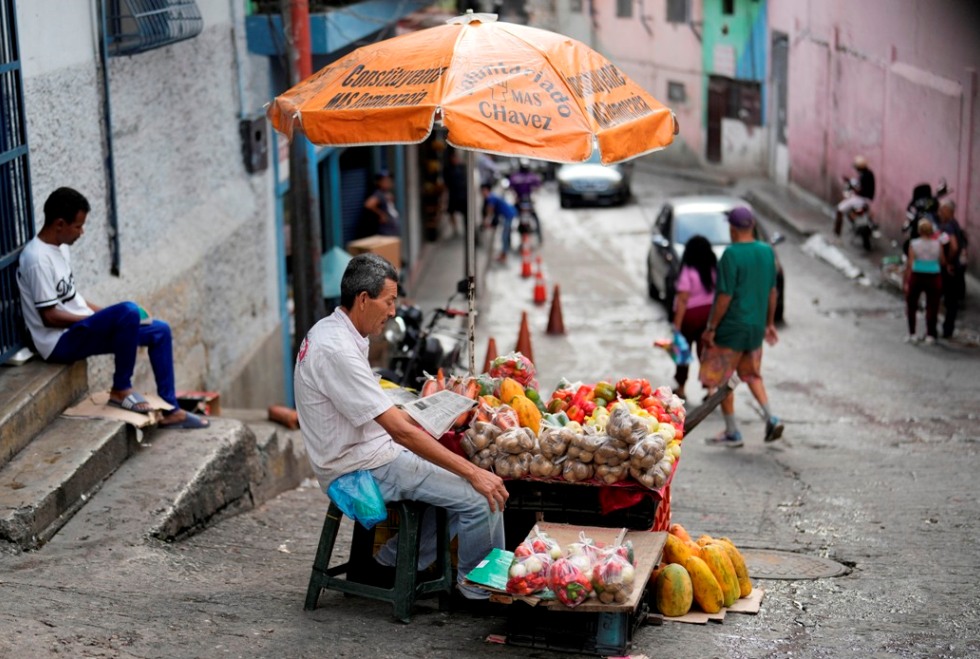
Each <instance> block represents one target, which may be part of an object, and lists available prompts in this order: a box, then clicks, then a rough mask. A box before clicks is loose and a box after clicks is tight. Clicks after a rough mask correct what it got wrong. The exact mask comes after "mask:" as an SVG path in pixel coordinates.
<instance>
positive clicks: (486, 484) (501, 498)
mask: <svg viewBox="0 0 980 659" xmlns="http://www.w3.org/2000/svg"><path fill="white" fill-rule="evenodd" d="M469 481H470V485H472V486H473V489H474V490H476V491H477V492H479V493H480V494H482V495H483V496H485V497H486V499H487V502H488V503H489V504H490V510H491V511H492V512H497V511H498V510H499V511H501V512H503V510H504V503H506V502H507V498H508V497H510V493H509V492H508V491H507V488H506V487H504V480H503V479H502V478H501V477H500V476H498V475H497V474H494V473H491V472H489V471H487V470H486V469H476V470H475V471H474V472H473V475H472V477H471V478H470V479H469Z"/></svg>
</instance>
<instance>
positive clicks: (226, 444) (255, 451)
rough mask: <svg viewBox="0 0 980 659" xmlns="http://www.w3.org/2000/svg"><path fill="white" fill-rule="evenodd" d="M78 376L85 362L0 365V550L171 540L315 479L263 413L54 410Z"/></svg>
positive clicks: (67, 399)
mask: <svg viewBox="0 0 980 659" xmlns="http://www.w3.org/2000/svg"><path fill="white" fill-rule="evenodd" d="M87 381H88V377H87V370H86V367H85V363H84V362H78V363H76V364H73V365H70V366H58V365H51V364H45V363H43V362H29V363H28V364H25V365H23V366H19V367H11V368H3V369H0V439H2V441H0V451H2V452H0V547H6V548H8V549H11V550H13V551H22V550H32V549H37V548H39V547H40V546H42V545H44V544H45V543H55V544H61V543H79V542H95V543H98V542H102V541H104V540H107V539H108V538H109V537H125V539H126V541H127V542H138V541H140V540H141V539H147V538H157V539H159V540H164V541H173V540H179V539H181V538H183V537H186V536H188V535H191V534H193V533H195V532H197V531H198V530H200V529H202V528H204V527H206V526H208V525H210V524H213V523H214V522H215V521H217V520H219V519H221V518H222V517H224V516H226V515H229V514H234V513H236V512H240V511H242V510H246V509H249V508H252V507H253V506H256V505H259V504H261V503H263V502H265V501H267V500H268V499H270V498H272V497H274V496H276V495H278V494H279V493H281V492H283V491H285V490H288V489H291V488H294V487H296V486H298V485H299V484H300V483H301V482H302V481H303V480H304V479H306V478H310V477H311V476H312V473H311V471H310V467H309V464H308V461H307V459H306V453H305V450H304V448H303V443H302V438H301V436H300V434H299V432H298V431H290V430H288V429H285V428H282V427H281V426H278V425H275V424H272V423H270V422H269V421H267V420H266V413H265V411H264V410H228V411H227V412H226V415H225V416H222V417H212V419H211V421H212V425H211V428H209V429H206V430H192V431H184V430H166V429H160V428H150V429H146V430H144V431H138V430H137V429H136V428H133V427H131V426H128V425H126V424H124V423H120V422H118V421H111V420H99V419H77V418H69V417H62V416H60V415H61V412H62V411H63V410H64V409H65V408H67V407H69V406H70V405H72V404H73V403H75V402H77V401H78V400H79V399H80V398H81V397H82V396H84V395H86V394H87V393H88V386H87ZM236 416H237V417H239V418H233V417H236Z"/></svg>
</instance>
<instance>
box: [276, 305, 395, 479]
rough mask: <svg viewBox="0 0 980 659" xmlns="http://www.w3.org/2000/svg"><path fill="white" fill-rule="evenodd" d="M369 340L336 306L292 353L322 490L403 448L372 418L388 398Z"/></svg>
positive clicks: (299, 404) (302, 418)
mask: <svg viewBox="0 0 980 659" xmlns="http://www.w3.org/2000/svg"><path fill="white" fill-rule="evenodd" d="M368 345H369V342H368V339H367V338H366V337H363V336H361V334H360V333H359V332H358V331H357V330H356V329H355V328H354V325H353V323H351V321H350V318H348V317H347V314H346V313H344V312H343V311H342V310H341V309H340V308H338V309H336V310H335V311H334V312H333V313H332V314H331V315H329V316H327V317H326V318H324V319H322V320H320V322H318V323H317V324H316V325H314V326H313V327H312V329H310V331H309V333H308V334H307V335H306V338H305V339H303V343H302V345H301V346H300V348H299V354H298V355H297V357H296V368H295V369H294V370H293V384H294V389H295V396H296V409H297V411H298V412H299V425H300V429H301V431H302V434H303V443H304V444H305V445H306V453H307V455H308V456H309V458H310V464H311V465H312V466H313V473H314V474H316V477H317V480H319V481H320V485H321V487H323V489H324V490H326V489H327V488H328V487H329V486H330V483H332V482H333V481H334V479H336V478H338V477H340V476H343V475H344V474H347V473H350V472H352V471H357V470H359V469H374V468H375V467H380V466H382V465H386V464H388V463H389V462H391V461H392V460H394V459H395V456H396V455H397V454H398V451H400V450H402V449H401V447H400V446H398V444H396V443H395V442H394V440H392V439H391V437H390V436H389V435H388V433H387V432H386V431H385V429H384V428H382V427H381V426H380V425H378V424H377V423H376V422H375V421H374V419H375V418H376V417H377V416H378V415H379V414H381V413H382V412H384V411H386V410H387V409H388V408H390V407H391V406H392V402H391V399H390V398H388V396H387V395H385V393H384V391H383V390H382V389H381V385H380V384H379V382H378V377H377V376H376V375H375V374H374V372H373V371H372V370H371V365H370V363H369V362H368Z"/></svg>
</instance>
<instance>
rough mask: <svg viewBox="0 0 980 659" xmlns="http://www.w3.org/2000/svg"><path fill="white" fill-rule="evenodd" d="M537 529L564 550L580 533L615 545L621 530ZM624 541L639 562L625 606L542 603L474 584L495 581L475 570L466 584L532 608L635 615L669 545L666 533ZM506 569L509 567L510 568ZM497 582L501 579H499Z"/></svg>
mask: <svg viewBox="0 0 980 659" xmlns="http://www.w3.org/2000/svg"><path fill="white" fill-rule="evenodd" d="M538 528H539V529H541V530H542V531H545V532H547V534H548V535H550V536H551V537H552V538H554V539H555V540H557V541H558V544H559V545H560V546H562V547H564V546H565V545H568V544H571V543H573V542H578V541H579V533H580V532H585V535H586V536H587V537H590V538H592V539H593V540H594V541H595V542H596V544H603V545H609V544H612V543H613V542H615V540H616V537H617V536H618V535H619V533H620V531H621V530H622V529H619V528H603V527H598V526H578V525H572V524H555V523H551V522H538ZM625 539H626V540H629V541H631V542H632V543H633V555H634V557H635V558H636V581H635V582H634V583H633V592H632V593H631V594H630V597H629V599H628V600H627V601H626V602H624V603H622V604H602V603H601V602H599V601H598V600H591V599H590V600H588V601H586V602H583V603H582V604H579V605H578V606H576V607H574V608H569V607H567V606H565V605H564V604H562V603H561V602H559V601H557V600H542V599H540V598H537V597H520V596H513V595H510V594H509V593H507V592H506V591H505V590H504V589H502V588H493V587H491V586H488V585H487V584H486V583H480V582H477V581H472V580H471V579H470V576H474V577H476V578H480V580H481V581H485V582H488V583H492V581H490V580H489V579H488V578H481V577H480V576H479V575H478V574H474V573H475V572H476V570H474V571H473V572H470V574H469V575H467V580H468V581H472V583H473V584H474V585H477V586H479V587H480V588H484V589H485V590H489V591H490V592H491V593H497V594H501V595H506V596H507V597H511V598H513V599H515V600H521V601H524V602H527V603H528V604H530V605H532V606H534V605H538V606H543V607H546V608H548V609H553V610H556V611H581V612H588V611H593V612H595V611H633V610H634V609H636V607H637V605H638V604H639V603H640V598H641V597H642V596H643V590H644V589H645V588H646V584H647V581H648V580H649V578H650V573H651V572H652V571H653V566H654V565H656V564H657V562H658V561H659V560H660V553H661V552H662V551H663V548H664V543H666V541H667V533H666V532H650V531H627V533H626V537H625ZM491 556H492V554H491ZM491 556H488V557H487V558H488V559H490V558H491ZM501 563H502V561H498V563H497V564H498V565H500V564H501ZM507 567H509V564H508V566H507ZM507 567H504V568H503V569H504V574H503V579H504V582H505V583H506V579H507V576H506V575H507V572H506V571H507ZM478 569H479V568H478ZM497 578H498V579H499V577H497ZM497 583H499V581H497ZM495 599H499V598H495Z"/></svg>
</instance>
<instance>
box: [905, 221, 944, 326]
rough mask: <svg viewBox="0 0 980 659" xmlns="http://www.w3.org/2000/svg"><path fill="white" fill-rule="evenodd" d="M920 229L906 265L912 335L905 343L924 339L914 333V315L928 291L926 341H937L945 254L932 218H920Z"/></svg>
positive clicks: (907, 303) (906, 306) (907, 301)
mask: <svg viewBox="0 0 980 659" xmlns="http://www.w3.org/2000/svg"><path fill="white" fill-rule="evenodd" d="M918 229H919V237H918V238H915V239H913V240H912V242H911V243H909V258H908V261H907V262H906V266H905V314H906V316H907V317H908V324H909V335H908V337H906V339H905V342H906V343H918V342H919V341H920V340H921V339H920V338H919V337H918V336H916V333H915V316H916V312H917V311H918V309H919V297H920V296H921V295H922V294H923V293H925V294H926V344H933V343H935V342H936V335H937V328H936V325H937V320H938V318H939V300H940V297H941V296H942V292H943V280H942V272H943V270H945V269H946V256H945V254H943V249H942V245H941V244H940V242H939V240H938V236H937V235H936V227H935V226H934V225H933V223H932V220H929V219H922V220H919V224H918Z"/></svg>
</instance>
